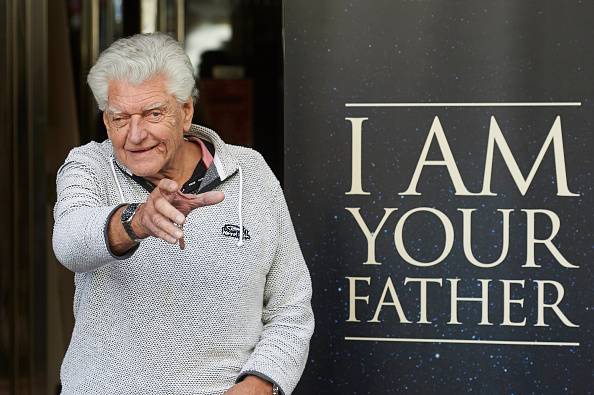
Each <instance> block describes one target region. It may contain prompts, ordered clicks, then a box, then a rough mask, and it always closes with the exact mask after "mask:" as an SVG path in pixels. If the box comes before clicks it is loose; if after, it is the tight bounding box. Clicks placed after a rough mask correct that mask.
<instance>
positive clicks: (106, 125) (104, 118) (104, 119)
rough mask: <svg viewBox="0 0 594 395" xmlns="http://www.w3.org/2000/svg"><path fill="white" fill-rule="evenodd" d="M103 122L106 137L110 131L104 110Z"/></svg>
mask: <svg viewBox="0 0 594 395" xmlns="http://www.w3.org/2000/svg"><path fill="white" fill-rule="evenodd" d="M103 124H104V125H105V130H107V137H110V134H111V131H110V130H109V120H108V119H107V112H106V111H103ZM110 138H111V137H110Z"/></svg>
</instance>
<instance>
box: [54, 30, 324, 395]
mask: <svg viewBox="0 0 594 395" xmlns="http://www.w3.org/2000/svg"><path fill="white" fill-rule="evenodd" d="M88 82H89V85H90V87H91V89H92V91H93V94H94V95H95V99H96V100H97V103H98V106H99V108H100V109H101V110H102V111H103V120H104V123H105V126H106V128H107V134H108V137H109V139H108V140H106V141H104V142H103V143H95V142H92V143H89V144H87V145H84V146H82V147H79V148H75V149H74V150H72V152H71V153H70V155H69V156H68V158H67V159H66V162H65V163H64V165H63V166H62V167H61V169H60V170H59V172H58V178H57V191H58V201H57V203H56V206H55V209H54V217H55V227H54V239H53V245H54V251H55V253H56V256H57V257H58V259H59V260H60V262H62V264H63V265H65V266H66V267H67V268H69V269H70V270H72V271H74V272H75V282H76V293H75V296H74V314H75V317H76V324H75V327H74V331H73V334H72V340H71V343H70V346H69V348H68V351H67V353H66V356H65V358H64V362H63V364H62V370H61V377H62V391H63V394H94V395H96V394H110V395H111V394H184V395H185V394H208V395H213V394H228V395H232V394H273V393H275V394H276V393H278V394H290V393H291V392H292V391H293V389H294V388H295V386H296V384H297V382H298V380H299V377H300V376H301V373H302V371H303V368H304V366H305V362H306V358H307V353H308V347H309V340H310V337H311V335H312V331H313V325H314V324H313V314H312V310H311V304H310V299H311V281H310V278H309V273H308V270H307V267H306V265H305V262H304V260H303V256H302V254H301V251H300V248H299V245H298V243H297V239H296V236H295V233H294V230H293V228H292V223H291V219H290V217H289V212H288V210H287V206H286V203H285V200H284V197H283V194H282V191H281V188H280V185H279V183H278V181H277V180H276V178H275V177H274V175H273V173H272V172H271V171H270V169H269V168H268V166H267V165H266V163H265V162H264V160H263V159H262V157H261V156H260V155H259V154H257V153H256V152H254V151H253V150H250V149H248V148H243V147H236V146H230V145H226V144H225V143H224V142H223V141H221V139H220V138H219V137H218V136H217V135H216V134H215V133H214V132H213V131H211V130H209V129H206V128H203V127H200V126H196V125H193V124H192V123H191V120H192V115H193V111H194V100H195V97H196V94H197V91H196V88H195V82H194V77H193V69H192V65H191V64H190V61H189V59H188V57H187V55H186V54H185V53H184V51H183V49H182V48H181V46H180V45H179V44H178V43H177V42H176V41H174V40H172V39H171V38H169V37H168V36H166V35H163V34H158V33H156V34H142V35H137V36H133V37H130V38H127V39H122V40H119V41H117V42H116V43H114V44H113V45H112V46H111V47H110V48H109V49H107V50H106V51H105V52H104V53H103V54H101V56H100V57H99V60H98V61H97V63H96V65H95V66H94V67H93V68H92V69H91V71H90V73H89V76H88Z"/></svg>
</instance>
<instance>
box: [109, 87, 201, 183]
mask: <svg viewBox="0 0 594 395" xmlns="http://www.w3.org/2000/svg"><path fill="white" fill-rule="evenodd" d="M168 92H169V88H168V86H167V81H166V80H165V78H164V77H156V78H154V79H152V80H150V81H148V82H146V83H144V84H141V85H132V84H130V83H128V82H125V81H111V82H110V83H109V89H108V101H107V109H106V111H105V112H104V113H103V122H104V123H105V127H106V128H107V136H108V137H109V139H110V140H111V142H112V144H113V147H114V150H115V154H116V156H117V158H118V160H119V161H120V163H122V164H123V165H124V166H126V167H127V168H129V169H130V170H132V172H133V173H134V174H136V175H138V176H141V177H144V178H146V179H148V180H150V181H153V182H155V183H157V182H158V181H159V180H160V179H162V178H174V177H175V175H176V174H177V172H178V171H180V170H181V169H182V167H181V166H182V163H183V160H182V158H181V155H178V154H179V153H180V152H181V149H182V146H183V144H184V136H183V134H184V131H188V130H189V129H190V126H191V124H192V115H193V113H194V107H193V104H192V98H189V99H188V101H187V102H186V103H184V104H183V105H180V104H179V103H177V101H176V100H175V97H174V96H173V95H171V94H169V93H168Z"/></svg>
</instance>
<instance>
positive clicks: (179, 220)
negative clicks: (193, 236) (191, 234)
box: [175, 215, 184, 224]
mask: <svg viewBox="0 0 594 395" xmlns="http://www.w3.org/2000/svg"><path fill="white" fill-rule="evenodd" d="M175 222H176V223H178V224H181V223H182V222H184V216H183V215H180V216H179V217H177V218H176V219H175Z"/></svg>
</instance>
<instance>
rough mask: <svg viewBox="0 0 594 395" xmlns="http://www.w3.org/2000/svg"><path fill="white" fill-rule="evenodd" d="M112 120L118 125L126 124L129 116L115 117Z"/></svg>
mask: <svg viewBox="0 0 594 395" xmlns="http://www.w3.org/2000/svg"><path fill="white" fill-rule="evenodd" d="M112 120H113V123H114V124H115V125H116V126H117V127H122V126H126V124H127V123H128V118H127V117H113V118H112Z"/></svg>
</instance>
